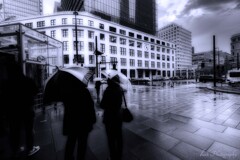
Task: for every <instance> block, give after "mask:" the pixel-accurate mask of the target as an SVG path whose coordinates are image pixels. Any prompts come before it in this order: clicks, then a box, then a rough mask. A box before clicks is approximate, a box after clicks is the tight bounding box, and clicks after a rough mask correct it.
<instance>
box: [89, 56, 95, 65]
mask: <svg viewBox="0 0 240 160" xmlns="http://www.w3.org/2000/svg"><path fill="white" fill-rule="evenodd" d="M94 57H95V56H94V55H89V64H94V63H95V61H94Z"/></svg>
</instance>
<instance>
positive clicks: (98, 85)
mask: <svg viewBox="0 0 240 160" xmlns="http://www.w3.org/2000/svg"><path fill="white" fill-rule="evenodd" d="M101 84H102V82H101V81H100V80H97V81H96V82H95V89H96V92H97V103H99V94H100V87H101Z"/></svg>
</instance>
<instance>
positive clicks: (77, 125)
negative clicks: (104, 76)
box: [62, 77, 96, 160]
mask: <svg viewBox="0 0 240 160" xmlns="http://www.w3.org/2000/svg"><path fill="white" fill-rule="evenodd" d="M68 78H70V79H66V81H68V82H71V77H68ZM75 82H76V81H72V82H71V83H68V84H65V85H64V86H63V88H62V89H63V91H64V92H62V93H63V95H62V96H63V97H62V99H63V104H64V118H63V135H65V136H67V142H66V146H65V160H73V159H75V158H74V150H75V145H76V144H77V145H78V147H77V159H78V160H83V159H84V158H85V153H86V149H87V140H88V135H89V133H90V131H91V130H92V128H93V124H94V123H95V122H96V115H95V110H94V102H93V100H92V97H91V94H90V92H89V90H88V89H87V88H86V86H84V85H83V84H80V83H78V82H76V83H75Z"/></svg>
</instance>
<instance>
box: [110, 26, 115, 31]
mask: <svg viewBox="0 0 240 160" xmlns="http://www.w3.org/2000/svg"><path fill="white" fill-rule="evenodd" d="M109 31H111V32H116V31H117V29H116V28H115V27H112V26H109Z"/></svg>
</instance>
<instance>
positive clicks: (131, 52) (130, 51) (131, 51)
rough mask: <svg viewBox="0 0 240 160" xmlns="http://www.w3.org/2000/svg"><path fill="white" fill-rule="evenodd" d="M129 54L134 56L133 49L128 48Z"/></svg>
mask: <svg viewBox="0 0 240 160" xmlns="http://www.w3.org/2000/svg"><path fill="white" fill-rule="evenodd" d="M129 55H130V56H131V57H134V56H135V53H134V50H133V49H129Z"/></svg>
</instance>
